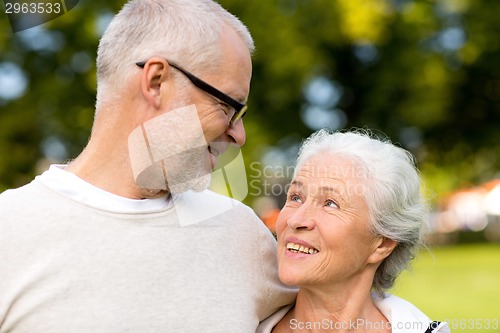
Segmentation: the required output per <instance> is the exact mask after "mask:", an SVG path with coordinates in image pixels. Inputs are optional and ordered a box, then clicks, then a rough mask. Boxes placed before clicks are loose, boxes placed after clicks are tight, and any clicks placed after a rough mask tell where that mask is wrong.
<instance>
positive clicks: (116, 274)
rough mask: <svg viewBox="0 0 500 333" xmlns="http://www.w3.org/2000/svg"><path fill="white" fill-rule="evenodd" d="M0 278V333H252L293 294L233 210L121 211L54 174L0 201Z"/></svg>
mask: <svg viewBox="0 0 500 333" xmlns="http://www.w3.org/2000/svg"><path fill="white" fill-rule="evenodd" d="M0 276H1V278H0V333H6V332H9V333H35V332H43V333H68V332H70V333H89V332H92V333H137V332H140V333H160V332H161V333H163V332H182V333H190V332H193V333H199V332H208V333H212V332H213V333H219V332H220V333H226V332H238V333H247V332H248V333H254V332H255V329H256V328H257V326H258V324H259V322H260V321H261V320H263V319H265V318H267V317H269V316H270V315H271V314H272V313H274V312H275V311H276V310H277V309H279V308H281V307H283V306H285V305H287V304H291V303H292V302H293V299H294V297H295V294H296V292H295V290H292V289H290V288H287V287H285V286H283V285H282V284H281V283H280V282H279V279H278V275H277V263H276V242H275V240H274V238H273V236H272V234H271V233H270V232H269V230H268V229H267V228H266V227H265V225H264V224H263V223H262V221H260V220H259V219H258V217H257V216H256V215H255V214H254V213H253V211H252V210H251V209H250V208H248V207H247V206H245V205H243V204H242V203H240V202H237V201H235V200H232V199H229V198H227V197H223V196H220V195H217V194H215V193H213V192H210V191H204V192H200V193H193V192H187V193H184V194H180V195H177V196H175V197H174V198H173V200H170V201H167V200H166V198H160V199H152V200H130V199H126V198H121V197H118V196H115V195H112V194H110V193H106V192H104V191H102V190H101V189H98V188H96V187H94V186H92V185H90V184H87V183H85V182H84V181H83V180H82V179H80V178H78V177H76V176H74V175H73V174H69V173H68V172H67V171H64V170H63V169H61V168H60V167H52V168H50V170H49V171H47V172H46V173H44V174H43V175H41V176H39V177H37V178H36V179H35V180H34V181H32V182H31V183H30V184H28V185H26V186H23V187H21V188H19V189H15V190H8V191H5V192H3V193H1V194H0Z"/></svg>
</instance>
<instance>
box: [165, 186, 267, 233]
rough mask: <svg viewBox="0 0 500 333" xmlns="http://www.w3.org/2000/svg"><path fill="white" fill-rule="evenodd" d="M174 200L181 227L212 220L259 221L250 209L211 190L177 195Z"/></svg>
mask: <svg viewBox="0 0 500 333" xmlns="http://www.w3.org/2000/svg"><path fill="white" fill-rule="evenodd" d="M173 200H174V207H175V210H176V212H177V215H178V217H179V219H180V221H181V225H189V224H196V223H199V222H202V221H207V220H211V219H217V220H221V219H224V220H228V219H237V220H240V221H241V220H254V221H258V217H257V216H256V215H255V213H254V212H253V210H252V209H251V208H250V207H248V206H246V205H245V204H243V203H241V202H239V201H237V200H234V199H232V198H229V197H227V196H224V195H221V194H218V193H215V192H212V191H210V190H205V191H201V192H194V191H188V192H184V193H181V194H176V195H174V196H173Z"/></svg>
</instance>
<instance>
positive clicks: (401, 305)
mask: <svg viewBox="0 0 500 333" xmlns="http://www.w3.org/2000/svg"><path fill="white" fill-rule="evenodd" d="M372 297H373V301H374V303H375V306H376V307H377V308H378V309H379V310H380V312H382V314H383V315H384V316H385V317H386V318H387V319H388V320H389V322H390V323H391V327H392V332H393V333H399V332H412V333H413V332H415V333H425V332H426V330H427V329H428V328H430V329H431V330H430V331H428V332H433V333H437V332H439V333H448V332H450V329H449V327H448V324H447V323H444V322H443V323H439V321H432V320H431V319H430V318H429V317H428V316H427V315H426V314H424V313H423V312H422V311H421V310H420V309H419V308H417V307H416V306H415V305H413V304H412V303H411V302H409V301H407V300H405V299H403V298H400V297H398V296H395V295H391V294H384V295H379V294H375V293H374V294H373V295H372Z"/></svg>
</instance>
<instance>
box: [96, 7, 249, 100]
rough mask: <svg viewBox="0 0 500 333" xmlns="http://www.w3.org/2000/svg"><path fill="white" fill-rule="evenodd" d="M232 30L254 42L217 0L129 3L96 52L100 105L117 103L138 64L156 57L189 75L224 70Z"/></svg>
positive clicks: (116, 17)
mask: <svg viewBox="0 0 500 333" xmlns="http://www.w3.org/2000/svg"><path fill="white" fill-rule="evenodd" d="M224 26H228V27H230V28H232V29H233V30H234V31H236V33H237V34H238V35H239V36H240V37H241V39H242V40H243V42H245V43H246V45H247V47H248V49H249V52H250V53H253V51H254V42H253V39H252V37H251V35H250V32H249V31H248V29H247V27H246V26H245V25H244V24H243V23H242V22H241V21H240V20H239V19H238V18H236V17H235V16H234V15H233V14H231V13H229V12H228V11H227V10H225V9H224V8H222V7H221V6H220V5H219V4H218V3H217V2H215V1H212V0H130V1H129V2H128V3H126V4H125V5H124V6H123V8H122V9H121V11H120V12H119V13H118V14H117V15H116V16H115V17H114V18H113V20H112V21H111V23H110V24H109V26H108V28H107V29H106V31H105V33H104V35H103V36H102V38H101V40H100V42H99V48H98V52H97V104H98V105H99V103H100V100H102V99H104V98H105V97H106V98H107V99H112V98H113V96H115V97H116V91H115V92H112V91H110V89H115V90H116V89H119V87H120V86H123V85H124V82H127V79H128V77H129V76H130V75H131V74H132V73H134V71H135V70H137V69H136V68H135V65H134V64H135V63H136V62H139V61H145V60H148V58H150V57H153V56H160V57H164V58H166V59H168V60H171V61H174V62H177V63H178V64H179V65H181V66H183V67H185V68H186V69H188V70H189V71H197V70H201V69H203V70H205V71H206V72H209V71H210V69H212V70H215V69H216V68H217V66H219V65H220V63H219V62H220V58H221V51H220V43H219V40H220V34H221V31H222V29H223V27H224Z"/></svg>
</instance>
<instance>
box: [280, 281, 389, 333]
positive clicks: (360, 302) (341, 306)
mask: <svg viewBox="0 0 500 333" xmlns="http://www.w3.org/2000/svg"><path fill="white" fill-rule="evenodd" d="M335 289H336V290H331V289H330V290H329V291H328V292H324V291H323V290H322V291H319V290H318V289H309V288H301V289H300V290H299V293H298V295H297V300H296V303H295V307H294V308H292V309H291V310H290V311H289V312H288V314H287V315H286V316H285V317H284V318H283V319H282V320H281V322H280V324H279V325H278V326H276V328H275V330H274V331H273V333H280V332H287V333H288V332H294V333H298V332H339V333H340V332H357V333H364V332H366V333H375V332H377V333H379V332H384V333H385V332H391V329H390V325H389V323H388V320H387V319H386V318H385V317H384V315H383V314H382V313H381V312H380V311H379V310H378V309H377V307H376V306H375V304H374V303H373V300H372V297H371V293H370V290H366V289H365V290H363V288H358V289H352V288H345V289H339V288H335Z"/></svg>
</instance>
